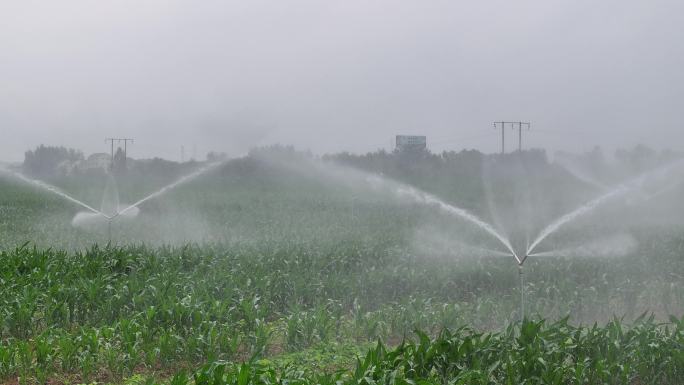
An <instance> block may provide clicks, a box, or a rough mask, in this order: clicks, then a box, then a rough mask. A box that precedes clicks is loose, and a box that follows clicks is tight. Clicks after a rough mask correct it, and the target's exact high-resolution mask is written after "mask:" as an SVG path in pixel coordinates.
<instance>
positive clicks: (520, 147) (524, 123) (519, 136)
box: [518, 122, 530, 152]
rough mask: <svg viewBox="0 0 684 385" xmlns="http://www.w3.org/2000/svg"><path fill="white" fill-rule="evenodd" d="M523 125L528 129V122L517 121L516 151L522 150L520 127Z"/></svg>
mask: <svg viewBox="0 0 684 385" xmlns="http://www.w3.org/2000/svg"><path fill="white" fill-rule="evenodd" d="M523 126H527V129H528V130H529V129H530V123H529V122H518V152H522V128H523Z"/></svg>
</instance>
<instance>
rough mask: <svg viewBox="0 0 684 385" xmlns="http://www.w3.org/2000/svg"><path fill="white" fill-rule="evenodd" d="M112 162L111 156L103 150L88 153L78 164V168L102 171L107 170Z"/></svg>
mask: <svg viewBox="0 0 684 385" xmlns="http://www.w3.org/2000/svg"><path fill="white" fill-rule="evenodd" d="M111 164H112V157H111V156H110V155H109V154H107V153H104V152H99V153H95V154H92V155H90V156H89V157H88V158H86V159H85V160H82V161H81V162H79V164H78V166H77V167H78V169H79V170H80V171H86V170H95V169H102V170H104V171H107V170H109V168H110V166H111Z"/></svg>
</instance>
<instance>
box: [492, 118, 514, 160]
mask: <svg viewBox="0 0 684 385" xmlns="http://www.w3.org/2000/svg"><path fill="white" fill-rule="evenodd" d="M506 123H510V122H504V121H501V122H494V129H495V130H496V129H497V128H498V127H497V125H499V126H501V155H503V154H504V153H505V152H506V146H505V140H506V139H505V135H504V127H505V126H506Z"/></svg>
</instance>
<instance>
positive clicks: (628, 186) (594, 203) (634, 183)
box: [525, 160, 684, 255]
mask: <svg viewBox="0 0 684 385" xmlns="http://www.w3.org/2000/svg"><path fill="white" fill-rule="evenodd" d="M683 162H684V160H678V161H675V162H674V163H672V164H669V165H666V166H664V167H661V168H659V169H657V170H655V171H651V172H647V173H645V174H642V175H640V176H638V177H636V178H634V179H632V180H630V181H628V182H625V183H623V184H621V185H619V186H618V187H617V188H615V189H613V190H611V191H609V192H607V193H605V194H603V195H601V196H599V197H598V198H595V199H593V200H591V201H589V202H587V203H585V204H584V205H582V206H580V207H578V208H577V209H575V210H573V211H571V212H569V213H567V214H565V215H563V216H561V217H560V218H558V219H557V220H555V221H553V222H551V224H549V225H548V226H546V227H545V228H544V229H543V230H542V231H541V232H540V233H539V235H538V236H537V238H536V239H535V240H534V242H532V245H530V247H529V248H528V249H527V252H526V253H525V254H526V255H530V254H532V252H533V251H534V249H535V248H536V247H537V246H538V245H539V244H540V243H541V242H542V241H543V240H544V239H546V237H548V236H549V235H551V234H552V233H554V232H556V231H557V230H558V229H560V228H561V227H562V226H564V225H565V224H567V223H568V222H571V221H573V220H575V219H576V218H578V217H581V216H582V215H584V214H586V213H588V212H590V211H593V210H594V209H595V208H596V207H598V206H600V205H602V204H603V203H605V202H607V201H610V200H611V199H613V198H616V197H619V196H621V195H623V194H626V193H628V192H629V191H631V190H632V189H634V188H636V187H638V186H640V185H641V184H642V183H643V182H644V181H645V180H646V179H647V178H649V177H651V176H654V175H657V174H664V173H667V172H669V171H670V170H671V169H672V168H674V167H675V166H677V165H679V164H681V163H683Z"/></svg>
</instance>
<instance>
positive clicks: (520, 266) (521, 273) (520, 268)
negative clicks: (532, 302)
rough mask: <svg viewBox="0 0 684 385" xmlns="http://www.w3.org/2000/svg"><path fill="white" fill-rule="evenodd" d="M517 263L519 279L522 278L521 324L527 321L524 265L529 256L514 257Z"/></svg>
mask: <svg viewBox="0 0 684 385" xmlns="http://www.w3.org/2000/svg"><path fill="white" fill-rule="evenodd" d="M514 257H515V259H516V261H518V277H519V278H520V322H521V323H522V322H523V321H524V320H525V272H524V271H523V265H524V264H525V261H526V260H527V257H529V255H527V254H525V256H524V257H522V258H520V257H518V256H517V255H514Z"/></svg>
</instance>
